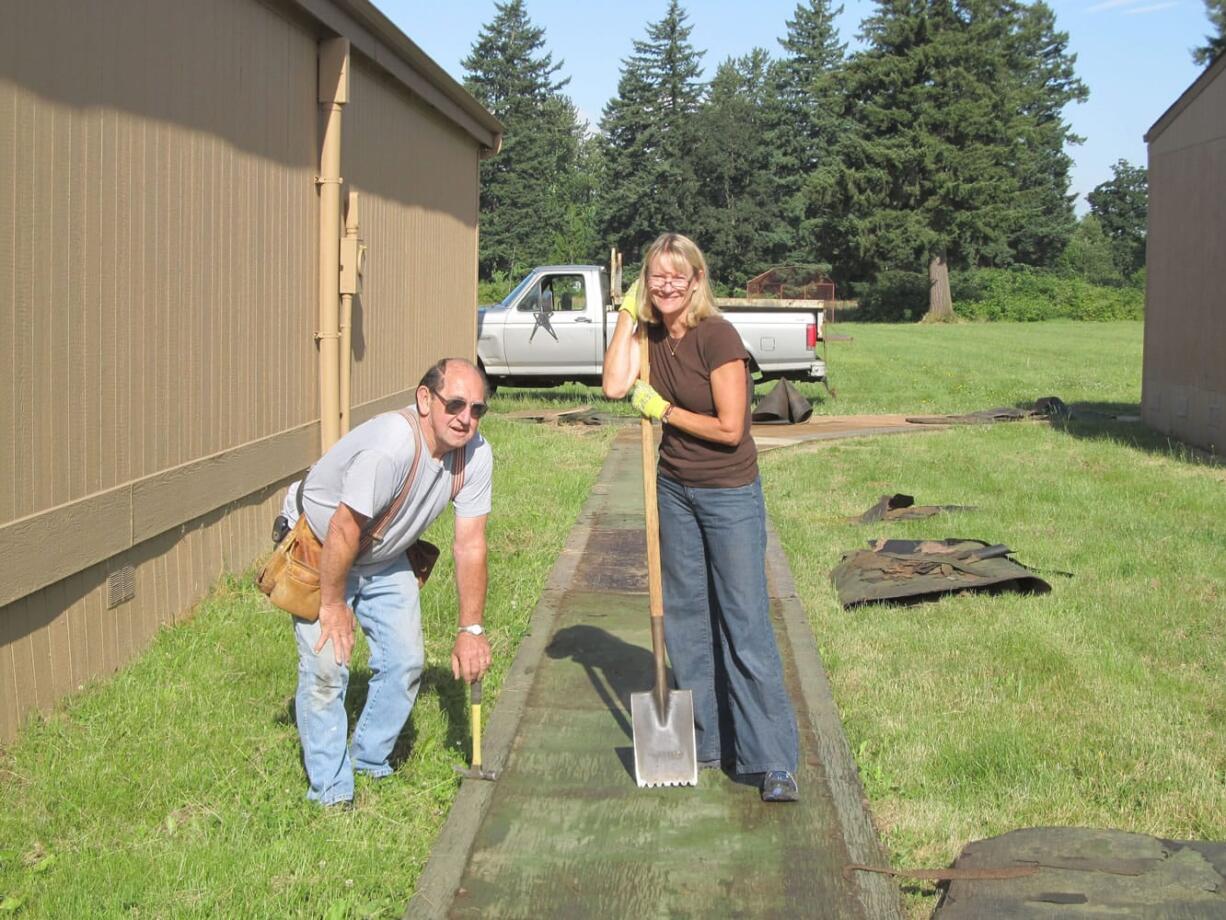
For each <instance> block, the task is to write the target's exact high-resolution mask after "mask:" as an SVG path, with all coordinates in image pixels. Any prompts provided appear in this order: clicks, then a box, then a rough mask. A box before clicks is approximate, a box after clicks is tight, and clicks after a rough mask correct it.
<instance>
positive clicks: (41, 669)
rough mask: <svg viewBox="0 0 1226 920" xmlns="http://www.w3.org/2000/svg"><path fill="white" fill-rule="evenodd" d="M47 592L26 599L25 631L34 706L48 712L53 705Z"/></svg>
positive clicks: (49, 617) (53, 694) (49, 618)
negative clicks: (28, 647) (27, 641)
mask: <svg viewBox="0 0 1226 920" xmlns="http://www.w3.org/2000/svg"><path fill="white" fill-rule="evenodd" d="M48 593H49V592H48V591H45V590H44V591H39V592H38V593H37V594H33V595H31V596H30V597H28V598H26V630H27V632H28V634H29V643H30V661H31V671H32V677H33V683H34V705H35V706H36V707H37V708H38V709H39V711H41V712H49V711H50V709H51V707H52V706H53V705H55V693H54V692H53V690H52V686H51V633H50V630H49V629H48V625H49V622H50V620H51V616H50V612H49V607H50V600H49V598H48Z"/></svg>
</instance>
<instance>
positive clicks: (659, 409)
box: [630, 380, 671, 421]
mask: <svg viewBox="0 0 1226 920" xmlns="http://www.w3.org/2000/svg"><path fill="white" fill-rule="evenodd" d="M630 405H632V406H634V408H636V409H638V411H639V412H640V413H641V414H642V416H643V418H649V419H651V420H652V421H659V420H660V419H662V418H663V417H664V413H665V412H667V411H668V410H669V407H670V405H671V404H670V403H669V402H668V400H666V399H665V398H664V397H663V396H661V395H660V394H659V393H657V392H656V390H655V387H653V386H652V385H651V384H649V383H643V381H641V380H636V381H634V388H633V389H632V390H631V391H630Z"/></svg>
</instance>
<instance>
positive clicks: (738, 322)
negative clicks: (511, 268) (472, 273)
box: [477, 265, 826, 390]
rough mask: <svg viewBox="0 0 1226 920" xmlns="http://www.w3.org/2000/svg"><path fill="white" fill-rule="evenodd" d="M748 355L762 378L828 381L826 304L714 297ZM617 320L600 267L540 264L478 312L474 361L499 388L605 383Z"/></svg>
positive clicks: (607, 285) (754, 371)
mask: <svg viewBox="0 0 1226 920" xmlns="http://www.w3.org/2000/svg"><path fill="white" fill-rule="evenodd" d="M717 303H718V304H719V305H720V310H721V312H722V313H723V314H724V315H725V316H726V317H727V319H728V320H729V322H731V323H732V325H733V326H734V327H735V328H736V330H737V332H738V333H740V336H741V341H742V342H743V343H744V344H745V349H746V351H748V352H749V355H750V362H749V369H750V372H751V373H752V374H753V375H754V378H755V379H756V380H758V381H762V380H775V379H778V378H781V377H786V378H788V379H789V380H824V379H825V376H826V365H825V362H823V361H821V360H819V359H818V357H817V354H816V348H817V343H818V341H820V339H821V334H822V309H821V306H820V304H818V305H817V306H812V304H814V303H817V302H810V307H809V309H773V308H772V307H771V306H762V305H758V304H754V305H749V306H747V305H744V302H743V301H742V302H740V303H737V304H732V303H730V302H729V301H726V300H725V301H717ZM616 325H617V307H616V306H614V305H613V303H612V300H611V298H610V296H609V275H608V272H607V271H606V270H605V269H604V268H602V267H600V266H598V265H542V266H540V267H539V268H534V269H533V270H532V271H531V272H529V273H528V276H527V277H526V278H524V280H523V281H521V282H520V283H519V284H517V285H516V286H515V289H514V290H513V291H511V293H510V294H508V295H507V296H506V299H505V300H503V301H502V303H501V304H496V305H494V306H491V307H482V308H480V309H479V310H478V313H477V359H478V363H479V364H480V366H481V369H482V370H484V371H485V375H486V377H487V378H489V382H490V387H491V390H492V389H495V388H497V387H498V386H500V385H501V386H557V385H558V384H561V383H566V382H568V381H577V382H579V383H587V384H595V385H599V383H600V370H601V366H602V364H603V362H604V353H605V348H606V347H607V345H608V342H609V337H610V336H611V335H612V334H613V329H614V327H615V326H616Z"/></svg>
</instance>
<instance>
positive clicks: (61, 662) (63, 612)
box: [36, 579, 75, 704]
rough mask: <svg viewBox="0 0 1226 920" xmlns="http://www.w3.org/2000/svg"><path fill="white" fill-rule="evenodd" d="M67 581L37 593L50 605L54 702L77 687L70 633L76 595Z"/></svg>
mask: <svg viewBox="0 0 1226 920" xmlns="http://www.w3.org/2000/svg"><path fill="white" fill-rule="evenodd" d="M71 581H72V579H68V580H67V582H71ZM67 582H65V581H61V582H57V583H56V584H54V585H52V586H51V587H50V588H47V589H46V590H45V591H40V592H39V595H36V596H41V597H43V598H44V599H45V601H44V603H45V604H46V607H45V610H46V616H47V619H48V622H47V625H46V628H45V630H46V633H47V641H48V645H49V649H50V659H51V660H50V664H49V666H48V672H47V679H48V687H49V692H50V696H51V703H52V704H54V703H55V701H56V700H59V699H62V698H63V697H65V696H67V695H68V694H69V693H71V692H72V690H73V687H74V686H75V685H74V684H73V682H72V641H71V637H70V636H69V633H68V611H69V609H70V608H71V607H72V606H73V598H72V597H71V595H70V593H69V584H68V583H67Z"/></svg>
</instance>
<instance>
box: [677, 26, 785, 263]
mask: <svg viewBox="0 0 1226 920" xmlns="http://www.w3.org/2000/svg"><path fill="white" fill-rule="evenodd" d="M780 108H781V106H780V100H779V99H778V97H777V95H776V94H775V85H774V82H773V80H772V76H771V61H770V56H769V55H768V54H767V53H766V52H765V51H764V50H762V49H760V48H757V49H754V50H753V51H752V52H751V53H750V54H748V55H746V56H744V57H741V58H738V59H733V58H729V59H728V60H726V61H725V62H724V63H723V64H721V65H720V66H719V68H718V69H717V70H716V73H715V77H714V79H712V81H711V85H710V88H709V90H708V93H707V97H706V99H705V101H704V103H703V106H702V108H701V109H700V110H699V112H698V114H697V118H696V124H697V141H696V144H695V148H694V157H693V163H694V169H695V173H696V176H697V179H698V183H699V185H698V201H699V207H698V210H697V213H696V215H695V224H694V233H695V235H696V237H697V238H698V239H700V240H701V242H702V245H703V247H704V249H705V250H706V254H707V259H708V261H709V262H710V267H711V272H712V275H713V276H714V277H716V278H718V279H719V280H720V281H721V282H723V283H724V284H728V285H731V286H736V287H742V286H744V284H745V282H746V281H747V280H748V279H749V278H751V277H752V276H753V275H756V274H758V273H759V272H761V271H763V270H764V269H765V268H767V267H769V266H770V265H772V264H774V263H776V262H779V261H781V260H782V259H783V258H784V257H785V256H786V255H787V252H788V250H789V248H790V244H791V237H792V234H791V233H790V232H789V231H788V227H787V223H786V221H785V220H784V219H783V203H784V195H785V192H786V189H785V187H784V186H783V184H782V182H781V176H782V174H781V172H780V170H779V169H778V168H777V163H776V159H775V157H776V152H777V151H776V147H775V144H774V138H773V136H772V133H771V131H772V128H773V126H775V125H777V124H778V123H779V120H780V117H781V113H780Z"/></svg>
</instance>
